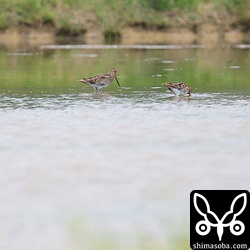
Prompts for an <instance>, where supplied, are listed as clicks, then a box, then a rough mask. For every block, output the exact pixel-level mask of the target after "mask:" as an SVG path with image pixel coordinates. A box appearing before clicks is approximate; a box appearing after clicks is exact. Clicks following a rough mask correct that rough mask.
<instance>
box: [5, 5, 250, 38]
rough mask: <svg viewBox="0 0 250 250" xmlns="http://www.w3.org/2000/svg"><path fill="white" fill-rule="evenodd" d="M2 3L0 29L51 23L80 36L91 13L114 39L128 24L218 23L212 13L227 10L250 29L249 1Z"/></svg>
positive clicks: (234, 22) (156, 26) (61, 31)
mask: <svg viewBox="0 0 250 250" xmlns="http://www.w3.org/2000/svg"><path fill="white" fill-rule="evenodd" d="M0 5H1V8H0V30H4V29H6V28H8V27H11V26H17V27H18V25H25V26H30V27H34V28H39V27H41V26H50V27H52V28H54V29H55V31H56V34H58V35H70V36H77V35H80V34H83V33H84V32H85V31H86V29H87V27H86V25H87V20H86V18H85V17H86V16H87V14H88V13H92V14H93V15H94V16H95V17H96V19H97V21H96V25H98V26H99V27H101V29H102V31H103V33H104V35H105V37H107V38H108V37H111V38H112V37H113V36H114V37H119V35H120V31H121V29H122V28H123V27H125V26H141V27H142V28H151V29H152V28H153V29H163V28H166V27H168V26H169V25H173V23H176V24H177V25H178V20H184V22H182V23H186V22H187V23H188V24H191V25H196V24H197V22H200V20H201V19H202V20H203V21H204V22H207V21H212V22H216V18H211V16H214V15H215V13H220V11H224V12H225V11H226V13H227V15H228V20H229V22H230V23H229V25H231V26H234V27H235V26H239V27H241V28H242V29H245V30H249V29H250V0H230V1H228V0H91V1H90V0H10V1H8V0H0ZM206 6H209V8H206ZM211 6H212V7H211ZM224 12H223V13H224ZM216 16H217V17H219V16H220V15H219V14H218V15H217V14H216ZM231 16H232V17H234V18H231ZM201 17H202V18H201ZM223 20H225V18H223V17H222V18H221V20H220V21H223ZM217 21H218V20H217Z"/></svg>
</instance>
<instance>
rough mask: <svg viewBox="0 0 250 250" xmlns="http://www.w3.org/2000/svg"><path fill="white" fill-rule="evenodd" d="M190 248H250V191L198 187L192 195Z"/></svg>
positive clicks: (244, 249) (242, 249) (198, 249)
mask: <svg viewBox="0 0 250 250" xmlns="http://www.w3.org/2000/svg"><path fill="white" fill-rule="evenodd" d="M190 247H191V248H192V249H197V250H201V249H240V250H246V249H248V248H249V247H250V194H249V192H248V191H246V190H194V191H192V192H191V194H190Z"/></svg>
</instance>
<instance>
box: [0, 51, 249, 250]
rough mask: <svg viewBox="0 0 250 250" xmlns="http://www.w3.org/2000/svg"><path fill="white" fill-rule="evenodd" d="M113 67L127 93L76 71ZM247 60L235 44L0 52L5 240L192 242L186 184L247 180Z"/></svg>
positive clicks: (109, 244) (132, 245)
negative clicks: (178, 86) (99, 87)
mask: <svg viewBox="0 0 250 250" xmlns="http://www.w3.org/2000/svg"><path fill="white" fill-rule="evenodd" d="M111 67H115V68H116V69H117V70H118V74H119V81H120V83H121V85H122V89H121V91H119V89H118V87H117V84H116V83H115V82H113V84H112V85H110V86H109V87H108V88H106V89H104V90H103V92H101V93H94V92H93V89H92V88H90V87H86V86H83V85H82V84H81V83H80V82H78V81H77V80H79V79H80V78H81V77H83V76H92V75H95V74H97V73H102V72H107V71H108V70H109V69H110V68H111ZM249 68H250V51H249V50H240V49H218V50H207V49H204V48H175V49H166V48H165V49H138V48H136V49H135V48H134V49H128V48H127V49H126V48H122V49H112V48H111V49H100V48H95V49H91V48H88V49H80V48H75V49H67V50H62V49H57V50H55V49H52V48H50V49H41V50H37V51H29V50H20V51H15V52H13V53H12V52H11V53H9V52H6V51H4V50H2V51H0V124H1V132H0V136H1V140H0V186H1V188H0V203H1V207H0V221H1V223H0V246H1V249H18V250H22V249H25V250H26V249H48V250H50V249H51V250H52V249H53V250H54V249H60V250H63V249H163V248H164V249H165V247H166V246H168V247H170V246H171V248H172V249H175V248H176V249H180V246H179V245H180V244H181V248H182V249H189V242H188V237H189V229H188V227H189V224H188V220H189V194H190V192H191V191H192V190H193V189H249V174H248V172H249V171H248V168H249V165H250V156H249V147H250V129H249V127H250V112H249V110H250V102H249V100H250V98H249V94H250V84H249ZM176 80H182V81H186V82H187V83H189V84H190V86H191V87H192V88H193V92H194V93H193V95H192V96H191V97H190V98H189V97H175V96H173V94H172V93H170V92H169V91H167V90H166V88H165V87H163V86H162V85H161V84H162V83H163V82H167V81H176ZM180 242H181V243H180Z"/></svg>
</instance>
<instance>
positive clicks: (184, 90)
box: [162, 82, 192, 96]
mask: <svg viewBox="0 0 250 250" xmlns="http://www.w3.org/2000/svg"><path fill="white" fill-rule="evenodd" d="M162 85H163V86H166V87H167V88H168V89H169V90H171V91H172V92H173V93H174V94H175V95H189V96H190V95H191V93H192V89H191V88H190V87H189V86H188V85H187V84H186V83H185V82H171V83H163V84H162Z"/></svg>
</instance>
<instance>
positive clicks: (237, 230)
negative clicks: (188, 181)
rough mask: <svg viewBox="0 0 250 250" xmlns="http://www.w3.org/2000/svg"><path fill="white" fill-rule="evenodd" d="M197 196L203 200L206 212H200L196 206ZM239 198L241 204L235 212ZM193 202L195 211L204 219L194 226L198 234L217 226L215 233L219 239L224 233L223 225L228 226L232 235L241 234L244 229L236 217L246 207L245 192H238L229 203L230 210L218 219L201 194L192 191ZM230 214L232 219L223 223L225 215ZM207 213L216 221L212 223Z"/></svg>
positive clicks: (203, 233) (206, 232)
mask: <svg viewBox="0 0 250 250" xmlns="http://www.w3.org/2000/svg"><path fill="white" fill-rule="evenodd" d="M198 198H200V199H202V200H203V201H204V202H205V205H206V213H204V212H202V211H201V209H200V208H199V207H198V204H197V200H198ZM240 198H243V206H242V207H241V209H240V210H239V211H238V212H237V213H235V212H234V210H235V203H236V202H237V201H238V200H239V199H240ZM193 202H194V207H195V209H196V211H197V212H198V213H199V214H200V215H202V216H203V217H204V220H201V221H199V222H198V223H197V224H196V226H195V230H196V232H197V233H198V234H199V235H207V234H208V233H209V232H210V230H211V227H217V235H218V238H219V241H221V239H222V235H223V233H224V227H230V232H231V233H232V234H233V235H241V234H242V233H243V232H244V231H245V225H244V224H243V222H242V221H240V220H236V217H237V216H239V215H240V214H241V213H242V212H243V211H244V209H245V208H246V205H247V195H246V193H242V194H239V195H237V196H236V197H235V198H234V200H233V201H232V203H231V206H230V210H229V211H228V212H226V213H225V214H224V215H223V217H222V218H221V219H219V218H218V216H217V215H216V214H215V213H214V212H212V211H211V210H210V205H209V203H208V201H207V199H206V198H205V197H204V196H203V195H201V194H198V193H194V197H193ZM203 210H204V209H203ZM230 214H232V215H233V218H232V220H231V221H230V222H229V223H223V222H224V221H225V219H226V217H227V216H228V215H230ZM208 215H211V216H212V217H213V218H214V219H215V220H216V222H217V223H212V222H211V221H209V219H208Z"/></svg>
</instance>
